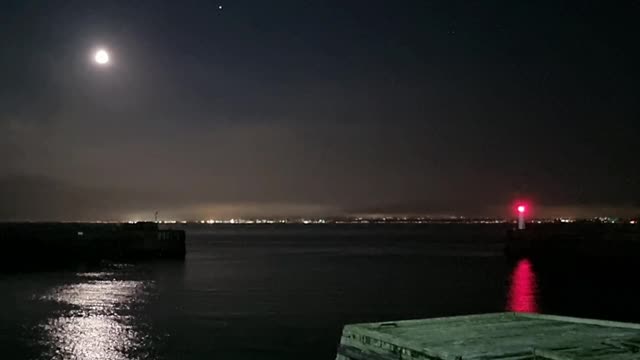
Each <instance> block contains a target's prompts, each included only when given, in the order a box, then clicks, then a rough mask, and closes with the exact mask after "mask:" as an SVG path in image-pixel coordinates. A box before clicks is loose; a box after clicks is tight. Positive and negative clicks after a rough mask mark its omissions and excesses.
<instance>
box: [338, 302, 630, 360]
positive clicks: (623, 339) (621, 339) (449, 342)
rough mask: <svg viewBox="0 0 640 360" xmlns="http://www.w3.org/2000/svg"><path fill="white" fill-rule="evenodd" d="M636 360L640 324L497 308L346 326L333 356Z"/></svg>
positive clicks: (341, 359) (346, 359) (360, 359)
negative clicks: (491, 311) (486, 311)
mask: <svg viewBox="0 0 640 360" xmlns="http://www.w3.org/2000/svg"><path fill="white" fill-rule="evenodd" d="M392 359H393V360H397V359H404V360H410V359H411V360H413V359H416V360H418V359H420V360H426V359H429V360H467V359H469V360H470V359H477V360H480V359H482V360H491V359H500V360H529V359H531V360H534V359H538V360H542V359H546V360H578V359H589V360H604V359H609V360H613V359H615V360H632V359H633V360H637V359H640V324H631V323H620V322H612V321H602V320H591V319H580V318H570V317H562V316H551V315H538V314H523V313H497V314H483V315H469V316H456V317H446V318H436V319H427V320H408V321H395V322H384V323H370V324H358V325H347V326H345V327H344V331H343V333H342V339H341V341H340V345H339V348H338V355H337V357H336V360H392Z"/></svg>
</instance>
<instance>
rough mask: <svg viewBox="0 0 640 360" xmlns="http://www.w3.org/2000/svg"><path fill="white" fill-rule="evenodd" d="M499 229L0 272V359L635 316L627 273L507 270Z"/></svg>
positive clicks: (202, 245) (364, 234) (312, 239)
mask: <svg viewBox="0 0 640 360" xmlns="http://www.w3.org/2000/svg"><path fill="white" fill-rule="evenodd" d="M503 230H504V228H502V227H499V226H459V225H440V226H421V227H418V226H385V227H378V226H366V227H365V226H342V227H330V226H325V227H315V226H307V227H302V226H281V227H266V226H265V227H240V226H235V227H216V228H214V229H212V228H197V227H193V228H189V229H188V256H187V259H186V260H185V261H184V262H148V263H140V264H105V265H104V266H100V267H97V268H82V267H80V268H74V269H70V270H66V271H54V272H40V273H30V274H4V275H0V294H2V297H1V298H0V306H1V308H2V312H1V313H0V351H2V354H3V357H2V358H7V359H104V360H120V359H203V358H220V359H301V358H304V359H332V358H333V357H334V354H335V347H336V344H337V342H338V340H339V335H340V330H341V328H342V326H343V325H344V324H345V323H353V322H366V321H382V320H397V319H407V318H420V317H434V316H447V315H457V314H468V313H480V312H495V311H505V310H513V311H531V312H536V311H541V312H549V313H559V314H565V315H576V316H589V317H600V318H608V319H616V320H627V321H640V311H638V310H637V309H636V306H635V304H637V303H638V301H639V300H640V296H638V295H637V294H636V293H635V281H634V276H633V274H634V273H635V272H634V271H633V267H632V266H630V267H626V266H624V264H615V265H611V264H594V263H592V262H588V261H587V262H574V261H566V262H560V263H554V264H541V263H536V262H534V261H531V260H528V259H524V260H521V261H519V262H514V263H509V262H508V261H506V259H504V258H503V256H502V251H501V246H502V245H501V243H500V242H499V240H500V238H501V234H502V232H503ZM25 261H28V259H25Z"/></svg>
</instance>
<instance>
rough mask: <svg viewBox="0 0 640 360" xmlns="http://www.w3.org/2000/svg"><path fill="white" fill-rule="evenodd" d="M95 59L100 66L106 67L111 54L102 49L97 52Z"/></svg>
mask: <svg viewBox="0 0 640 360" xmlns="http://www.w3.org/2000/svg"><path fill="white" fill-rule="evenodd" d="M93 58H94V60H95V61H96V62H97V63H98V64H100V65H105V64H108V63H109V53H108V52H107V51H106V50H104V49H100V50H98V51H96V54H95V56H94V57H93Z"/></svg>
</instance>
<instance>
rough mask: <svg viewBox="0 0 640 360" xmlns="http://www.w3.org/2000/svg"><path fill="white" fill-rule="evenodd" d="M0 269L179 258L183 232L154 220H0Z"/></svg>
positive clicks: (183, 246) (183, 240) (182, 255)
mask: <svg viewBox="0 0 640 360" xmlns="http://www.w3.org/2000/svg"><path fill="white" fill-rule="evenodd" d="M0 244H1V247H2V252H1V254H2V260H1V261H0V269H1V270H4V271H11V270H18V271H20V270H32V269H43V268H44V269H46V268H52V267H64V266H67V265H73V264H78V263H95V262H100V261H104V260H108V261H109V260H111V261H122V260H143V259H184V256H185V253H186V247H185V232H184V231H183V230H161V229H159V228H158V225H157V224H156V223H136V224H87V223H5V224H0Z"/></svg>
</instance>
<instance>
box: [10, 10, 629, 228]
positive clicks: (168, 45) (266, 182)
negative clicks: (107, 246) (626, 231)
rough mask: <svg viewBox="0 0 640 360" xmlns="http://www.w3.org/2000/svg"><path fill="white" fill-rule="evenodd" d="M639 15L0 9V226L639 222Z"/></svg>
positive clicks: (610, 12)
mask: <svg viewBox="0 0 640 360" xmlns="http://www.w3.org/2000/svg"><path fill="white" fill-rule="evenodd" d="M220 5H222V6H223V8H222V10H221V9H220V8H219V6H220ZM638 19H640V1H575V2H573V1H559V0H554V1H513V0H509V1H506V0H505V1H451V0H447V1H427V0H422V1H408V0H407V1H346V0H341V1H319V0H315V1H308V0H291V1H257V0H254V1H249V0H226V1H224V0H222V1H158V0H150V1H120V2H119V1H87V0H82V1H27V0H19V1H6V0H5V1H2V2H1V3H0V154H1V155H2V163H1V165H0V219H4V220H10V219H14V220H15V219H23V220H24V219H30V220H98V219H102V220H107V219H120V220H129V219H150V218H152V217H153V212H154V211H155V210H158V211H159V212H160V216H161V218H167V219H168V218H177V219H207V218H229V217H236V216H247V217H253V216H325V215H357V214H424V215H449V214H452V215H466V216H495V215H504V214H507V213H509V211H510V209H511V204H512V202H513V201H514V199H517V198H526V199H528V200H529V201H531V203H532V204H534V208H536V209H537V212H536V215H538V216H559V215H563V216H591V215H632V214H638V213H640V211H637V209H639V208H640V170H639V165H638V164H639V163H640V162H638V157H639V156H640V150H639V148H638V146H639V145H640V142H639V141H638V140H639V136H640V89H639V83H640V68H639V66H640V47H639V44H640V21H638ZM98 47H104V48H106V49H108V50H109V52H110V55H111V60H112V61H111V63H110V64H109V65H108V66H98V65H97V64H96V63H95V62H93V60H92V57H91V56H92V52H93V51H95V50H96V49H97V48H98Z"/></svg>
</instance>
